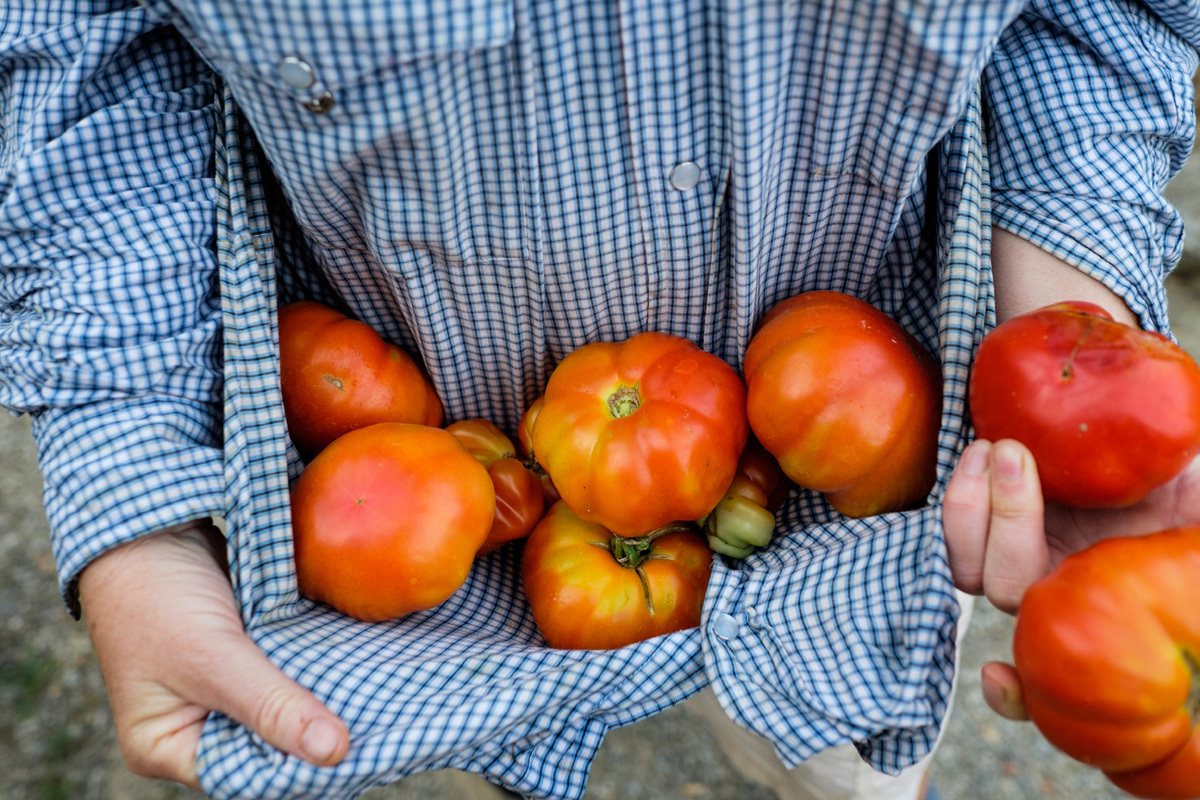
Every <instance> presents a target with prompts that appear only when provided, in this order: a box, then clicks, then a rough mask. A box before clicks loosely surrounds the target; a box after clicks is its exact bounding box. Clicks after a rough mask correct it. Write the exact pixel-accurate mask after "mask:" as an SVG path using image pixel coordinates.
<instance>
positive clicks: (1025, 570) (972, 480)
mask: <svg viewBox="0 0 1200 800" xmlns="http://www.w3.org/2000/svg"><path fill="white" fill-rule="evenodd" d="M942 523H943V528H944V529H945V533H946V546H947V551H948V556H949V559H950V571H951V573H952V574H953V575H954V582H955V585H956V586H957V587H958V588H959V589H961V590H962V591H964V592H967V593H969V594H983V595H986V596H987V598H988V600H990V601H991V603H992V605H994V606H995V607H996V608H998V609H1000V610H1001V611H1004V612H1007V613H1009V614H1016V613H1017V609H1018V607H1019V606H1020V603H1021V597H1022V596H1024V594H1025V590H1026V589H1028V588H1029V587H1030V586H1031V585H1032V584H1033V583H1034V582H1035V581H1037V580H1038V579H1040V578H1042V577H1043V576H1045V575H1047V574H1048V573H1049V572H1050V571H1051V570H1052V569H1053V568H1054V567H1056V566H1057V565H1058V564H1059V563H1060V562H1061V561H1062V560H1063V559H1064V558H1066V557H1067V556H1068V555H1070V554H1072V553H1075V552H1078V551H1080V550H1083V549H1085V548H1087V547H1089V546H1091V545H1092V544H1095V543H1096V542H1098V541H1100V540H1102V539H1107V538H1110V537H1114V536H1140V535H1144V534H1149V533H1154V532H1155V531H1161V530H1167V529H1170V528H1176V527H1180V526H1183V525H1196V524H1200V458H1197V459H1195V460H1193V461H1192V462H1191V464H1189V465H1188V466H1187V468H1186V469H1184V470H1183V472H1182V473H1180V474H1179V475H1178V476H1176V477H1175V478H1173V479H1172V480H1170V481H1169V482H1167V483H1166V484H1164V485H1163V486H1160V487H1158V488H1157V489H1155V490H1154V491H1153V492H1151V493H1150V494H1149V495H1148V496H1147V497H1146V498H1144V499H1143V500H1141V501H1140V502H1138V503H1137V504H1135V505H1132V506H1128V507H1126V508H1097V509H1075V508H1068V507H1066V506H1059V505H1053V504H1049V505H1047V504H1045V503H1044V501H1043V498H1042V491H1041V484H1040V482H1039V481H1038V474H1037V464H1036V463H1035V462H1034V460H1033V455H1032V454H1031V453H1030V452H1029V449H1028V448H1026V447H1025V446H1024V445H1022V444H1021V443H1020V442H1016V441H1013V440H1011V439H1006V440H1001V441H999V442H995V443H992V442H989V441H986V440H983V439H978V440H976V441H974V442H972V443H971V444H970V445H969V446H968V447H967V449H966V450H965V451H964V452H963V455H962V457H961V458H960V459H959V463H958V466H957V467H956V469H955V471H954V475H953V476H952V477H951V479H950V483H949V484H948V485H947V487H946V495H945V500H944V504H943V508H942ZM982 686H983V696H984V700H985V701H986V702H987V704H988V705H989V706H990V707H991V708H992V710H993V711H995V712H996V713H998V714H1000V715H1001V716H1003V717H1006V718H1008V719H1012V720H1025V719H1028V718H1029V717H1028V714H1027V713H1026V710H1025V702H1024V699H1023V697H1022V693H1021V683H1020V680H1019V678H1018V676H1017V672H1016V669H1015V668H1014V667H1013V666H1012V665H1011V664H1007V663H1004V662H1000V661H992V662H989V663H987V664H985V665H984V666H983V670H982Z"/></svg>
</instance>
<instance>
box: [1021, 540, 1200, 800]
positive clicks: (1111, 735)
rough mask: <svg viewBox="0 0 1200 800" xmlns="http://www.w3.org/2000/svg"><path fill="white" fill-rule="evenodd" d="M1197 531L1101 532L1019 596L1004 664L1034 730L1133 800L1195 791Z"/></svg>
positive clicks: (1198, 732)
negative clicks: (1010, 668) (1009, 662)
mask: <svg viewBox="0 0 1200 800" xmlns="http://www.w3.org/2000/svg"><path fill="white" fill-rule="evenodd" d="M1197 586H1200V527H1189V528H1178V529H1175V530H1170V531H1164V532H1161V533H1156V534H1151V535H1149V536H1131V537H1124V538H1117V539H1107V540H1104V541H1101V542H1098V543H1097V544H1095V545H1092V546H1091V547H1089V548H1087V549H1086V550H1083V551H1081V552H1078V553H1076V554H1074V555H1072V556H1069V557H1068V558H1066V559H1064V560H1063V562H1062V563H1061V564H1059V566H1058V567H1057V568H1056V569H1055V570H1054V571H1053V572H1052V573H1051V574H1050V575H1048V576H1047V577H1045V578H1043V579H1042V580H1040V581H1038V582H1037V583H1035V584H1034V585H1033V586H1032V587H1030V588H1029V590H1028V591H1026V593H1025V596H1024V597H1023V598H1022V600H1021V605H1020V608H1019V610H1018V612H1017V625H1016V630H1015V631H1014V634H1013V660H1014V661H1015V663H1016V668H1017V673H1018V675H1019V676H1020V680H1021V688H1022V692H1023V694H1024V696H1025V706H1026V708H1027V709H1028V711H1029V716H1030V718H1031V719H1032V720H1033V722H1034V724H1035V725H1037V727H1038V729H1039V730H1040V731H1041V732H1042V734H1043V735H1044V736H1045V737H1046V739H1047V740H1049V741H1050V743H1051V744H1053V745H1054V746H1056V747H1058V748H1059V749H1060V750H1062V751H1063V752H1064V753H1066V754H1067V755H1069V756H1071V757H1072V758H1075V759H1078V760H1079V761H1083V762H1085V763H1087V764H1091V765H1093V766H1095V767H1098V768H1100V769H1102V770H1104V771H1105V773H1106V775H1107V776H1108V778H1109V780H1111V781H1112V782H1113V783H1115V784H1116V785H1117V786H1119V787H1121V789H1123V790H1125V791H1126V792H1129V793H1130V794H1133V795H1135V796H1137V797H1145V798H1164V799H1166V798H1178V799H1182V798H1197V797H1200V602H1197V588H1196V587H1197Z"/></svg>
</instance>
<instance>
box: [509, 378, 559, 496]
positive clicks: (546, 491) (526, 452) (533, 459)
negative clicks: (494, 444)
mask: <svg viewBox="0 0 1200 800" xmlns="http://www.w3.org/2000/svg"><path fill="white" fill-rule="evenodd" d="M544 402H546V397H545V395H539V396H538V399H537V400H534V401H533V403H532V404H531V405H530V406H529V408H527V409H525V413H524V414H522V415H521V421H520V423H518V425H517V444H518V445H519V446H520V448H521V455H522V456H524V457H525V464H526V466H528V467H529V468H530V469H531V470H533V471H534V472H536V473H537V475H538V477H540V478H541V479H542V495H543V496H544V497H545V498H546V507H547V508H549V507H550V506H552V505H554V504H555V503H557V502H558V501H559V500H560V499H561V498H560V497H559V496H558V489H555V488H554V481H552V480H550V476H549V475H548V474H547V473H546V470H544V469H542V465H541V464H539V463H538V460H537V456H536V455H534V452H533V424H534V423H535V422H536V421H537V418H538V414H540V413H542V404H543V403H544Z"/></svg>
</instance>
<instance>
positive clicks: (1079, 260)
mask: <svg viewBox="0 0 1200 800" xmlns="http://www.w3.org/2000/svg"><path fill="white" fill-rule="evenodd" d="M1198 46H1200V5H1198V4H1197V3H1196V2H1195V0H1161V1H1155V2H1146V3H1144V4H1139V3H1133V2H1127V1H1126V0H1034V2H1032V3H1031V4H1030V5H1029V6H1028V7H1027V8H1026V9H1025V12H1024V13H1023V14H1022V16H1020V17H1019V18H1018V19H1017V20H1016V21H1015V22H1014V23H1013V25H1011V26H1010V27H1009V28H1008V29H1007V30H1006V31H1005V33H1004V34H1003V35H1002V37H1001V39H1000V41H999V43H998V45H997V49H996V52H995V55H994V57H993V60H992V62H991V63H990V65H989V67H988V68H987V70H986V71H985V73H984V93H985V102H986V103H987V105H988V118H989V123H988V135H989V142H988V149H989V161H990V170H991V184H992V213H993V222H994V224H995V225H997V226H999V227H1001V228H1004V229H1005V230H1008V231H1010V232H1012V233H1014V234H1016V235H1018V236H1021V237H1023V238H1025V239H1028V240H1029V241H1031V242H1033V243H1034V244H1036V245H1038V246H1040V247H1042V248H1043V249H1045V250H1048V251H1050V252H1051V253H1054V254H1055V255H1057V256H1058V257H1059V258H1061V259H1063V260H1065V261H1067V262H1068V263H1070V264H1072V265H1074V266H1076V267H1078V268H1079V269H1081V270H1083V271H1084V272H1086V273H1087V274H1089V275H1091V276H1092V277H1094V278H1096V279H1098V280H1100V281H1101V282H1103V283H1104V284H1105V285H1106V286H1108V287H1109V288H1110V289H1112V290H1113V291H1114V292H1115V293H1116V294H1118V295H1119V296H1121V297H1122V298H1123V299H1124V300H1125V302H1126V303H1127V304H1128V305H1129V307H1130V309H1131V310H1133V311H1134V313H1136V314H1138V315H1139V316H1140V317H1141V320H1142V324H1143V325H1145V326H1146V327H1149V328H1153V329H1157V330H1161V331H1165V330H1166V329H1167V327H1168V325H1167V316H1166V294H1165V292H1164V290H1163V279H1164V278H1165V276H1166V274H1167V273H1168V272H1169V271H1170V270H1171V269H1172V268H1173V267H1174V266H1175V265H1176V264H1177V263H1178V261H1179V258H1180V256H1181V253H1182V247H1183V223H1182V220H1181V218H1180V216H1179V214H1178V213H1177V212H1176V211H1175V209H1174V208H1172V207H1171V205H1170V204H1169V203H1167V201H1166V200H1164V199H1163V196H1162V190H1163V187H1164V186H1165V185H1166V183H1167V181H1169V180H1170V179H1171V177H1173V176H1174V175H1175V174H1176V173H1177V172H1178V171H1179V169H1180V168H1181V167H1182V166H1183V162H1184V160H1185V159H1186V158H1187V156H1188V152H1189V151H1190V149H1191V147H1192V142H1193V137H1194V134H1195V112H1194V105H1193V88H1192V83H1191V76H1192V73H1193V72H1194V71H1195V69H1196V63H1197V54H1196V48H1197V47H1198Z"/></svg>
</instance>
